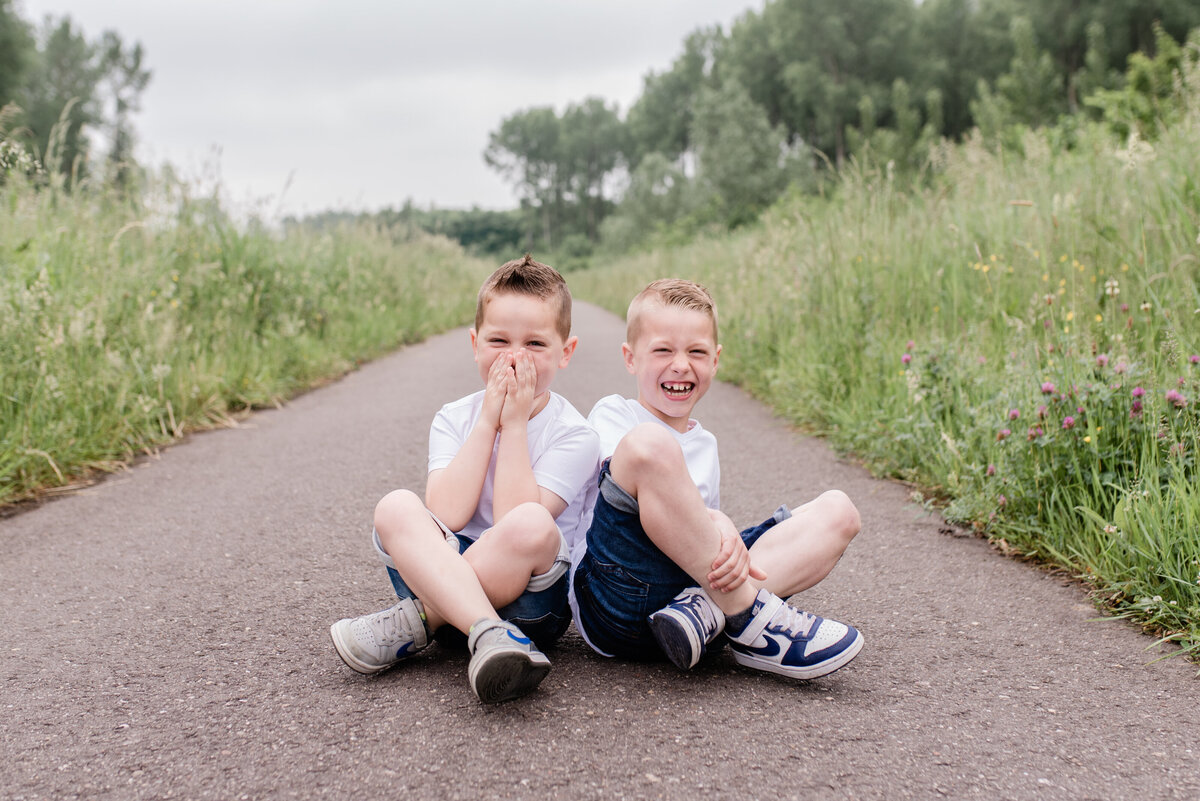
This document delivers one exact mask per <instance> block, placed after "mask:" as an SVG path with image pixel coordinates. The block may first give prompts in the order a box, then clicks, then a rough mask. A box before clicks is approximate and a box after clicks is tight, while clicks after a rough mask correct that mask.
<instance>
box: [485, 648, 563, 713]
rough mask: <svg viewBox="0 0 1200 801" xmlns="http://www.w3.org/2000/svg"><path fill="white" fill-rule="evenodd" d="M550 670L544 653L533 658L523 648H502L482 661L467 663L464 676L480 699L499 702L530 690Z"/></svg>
mask: <svg viewBox="0 0 1200 801" xmlns="http://www.w3.org/2000/svg"><path fill="white" fill-rule="evenodd" d="M539 656H541V655H540V654H539ZM549 672H550V661H549V660H548V659H546V657H545V656H542V658H541V659H534V658H532V657H531V656H530V654H529V653H528V652H525V651H502V652H499V653H495V654H494V655H492V656H490V657H488V659H487V661H486V662H483V663H482V664H478V665H476V664H472V665H470V666H469V667H468V669H467V678H468V679H470V681H471V689H472V690H474V691H475V695H476V697H478V698H479V700H480V701H482V702H483V703H485V704H498V703H500V702H501V701H511V700H513V699H514V698H520V697H521V696H522V695H525V694H527V693H529V692H532V691H533V690H534V689H536V688H537V686H538V685H539V684H541V683H542V679H544V678H546V675H547V674H548V673H549Z"/></svg>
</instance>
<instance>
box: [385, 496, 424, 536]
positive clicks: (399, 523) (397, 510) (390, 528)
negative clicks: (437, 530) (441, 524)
mask: <svg viewBox="0 0 1200 801" xmlns="http://www.w3.org/2000/svg"><path fill="white" fill-rule="evenodd" d="M416 515H421V516H423V517H427V516H428V515H429V512H428V511H427V510H426V509H425V503H424V501H422V500H421V498H420V497H419V496H418V495H417V494H416V493H415V492H412V491H411V490H393V491H392V492H389V493H388V494H387V495H384V496H383V498H382V499H381V500H380V501H379V503H377V504H376V505H375V519H374V523H375V530H376V531H378V532H379V533H380V535H381V536H382V535H383V534H384V532H387V533H396V532H400V531H402V530H403V529H404V521H406V520H412V519H414V516H416Z"/></svg>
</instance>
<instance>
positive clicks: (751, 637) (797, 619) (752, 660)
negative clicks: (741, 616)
mask: <svg viewBox="0 0 1200 801" xmlns="http://www.w3.org/2000/svg"><path fill="white" fill-rule="evenodd" d="M751 612H752V617H751V618H750V621H749V622H748V623H747V624H746V627H745V628H744V629H743V630H742V631H741V632H738V633H737V634H734V633H733V632H730V631H729V630H726V631H725V636H726V637H728V638H729V648H730V650H731V651H733V658H734V659H736V660H737V662H738V664H740V665H745V666H746V667H752V668H755V669H757V670H765V671H768V672H770V673H778V674H780V675H783V676H790V677H791V678H793V679H815V678H817V677H818V676H824V675H826V674H828V673H832V672H833V671H835V670H837V669H838V668H840V667H842V666H843V665H845V664H847V663H848V662H849V661H850V660H851V659H853V658H854V657H856V656H858V652H859V651H861V650H862V646H863V638H862V635H861V634H859V633H858V630H857V629H855V628H854V627H853V626H847V625H846V624H845V623H838V622H837V621H836V620H826V619H825V618H822V617H817V616H816V615H810V614H809V613H808V612H801V611H800V610H799V609H795V608H793V607H791V606H788V605H787V604H786V603H784V601H783V599H782V598H780V597H779V596H777V595H773V594H772V593H769V592H767V591H766V590H759V591H758V597H757V598H755V600H754V606H752V607H751Z"/></svg>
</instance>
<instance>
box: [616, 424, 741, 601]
mask: <svg viewBox="0 0 1200 801" xmlns="http://www.w3.org/2000/svg"><path fill="white" fill-rule="evenodd" d="M609 470H610V471H611V472H612V477H613V480H614V481H616V482H617V484H619V485H620V486H621V488H622V489H624V490H625V491H626V492H628V493H629V494H630V495H632V496H633V497H634V498H636V499H637V502H638V508H639V510H640V512H639V514H640V517H641V522H642V528H643V529H644V530H645V531H646V535H647V536H648V537H649V538H650V540H651V541H652V542H653V543H654V544H655V545H656V546H658V549H659V550H660V551H662V552H663V553H664V554H666V555H667V558H669V559H670V560H671V561H672V562H674V563H675V564H676V565H678V566H679V567H680V568H681V569H682V570H683V571H684V572H686V573H687V574H688V575H689V576H691V577H692V578H693V579H695V581H696V584H697V585H699V586H701V587H704V586H707V584H708V573H709V571H710V570H712V562H713V560H714V559H715V558H716V556H717V553H718V551H719V550H720V547H721V538H720V534H719V533H718V532H717V529H716V526H715V525H714V524H713V521H712V519H711V518H710V517H709V516H708V511H707V510H706V509H705V507H704V501H703V499H701V497H700V492H699V491H698V490H697V489H696V485H695V483H694V482H693V481H692V478H691V476H690V475H688V471H687V465H686V464H685V463H684V461H683V452H682V451H681V450H680V448H679V443H677V442H676V441H675V439H674V437H672V436H671V434H670V432H668V431H665V430H663V429H662V427H660V426H658V425H657V424H654V423H643V424H642V425H639V426H637V427H636V428H634V429H632V430H631V431H630V432H629V433H628V434H626V435H625V437H624V438H623V439H622V440H621V442H620V443H618V445H617V447H616V450H615V451H614V452H613V457H612V462H611V463H610V465H609ZM757 592H758V587H756V586H754V585H753V584H751V583H750V582H749V581H747V582H744V583H742V584H741V585H740V586H738V587H737V588H735V589H734V590H732V591H730V592H714V593H711V596H710V597H712V600H713V602H714V603H716V605H717V606H719V607H720V608H721V611H722V612H725V613H726V614H734V613H737V612H741V611H743V610H745V609H748V608H750V606H751V604H753V603H754V598H755V595H756V593H757Z"/></svg>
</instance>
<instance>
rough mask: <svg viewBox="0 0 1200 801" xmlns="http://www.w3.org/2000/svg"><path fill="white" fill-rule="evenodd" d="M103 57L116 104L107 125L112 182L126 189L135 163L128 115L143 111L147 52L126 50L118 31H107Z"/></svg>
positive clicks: (102, 65)
mask: <svg viewBox="0 0 1200 801" xmlns="http://www.w3.org/2000/svg"><path fill="white" fill-rule="evenodd" d="M100 53H101V57H100V69H101V72H102V74H103V75H104V82H105V84H106V85H107V86H108V90H109V94H110V95H111V96H112V101H113V112H112V118H111V120H110V121H109V123H108V124H109V127H110V131H111V133H110V135H111V145H110V148H109V152H108V161H109V164H110V165H111V168H112V174H113V180H114V181H115V182H116V184H117V185H118V186H124V185H125V184H126V182H127V180H128V176H129V167H130V164H131V162H132V161H133V125H132V123H131V122H130V120H129V115H130V113H132V112H135V111H140V110H141V96H142V92H143V91H145V89H146V85H147V84H149V83H150V70H148V69H146V68H145V67H144V66H143V60H144V58H145V52H144V51H143V50H142V45H141V43H140V42H139V43H135V44H134V45H133V47H131V48H127V47H126V46H125V44H124V43H123V42H122V41H121V37H120V36H118V35H117V33H116V32H115V31H105V32H104V34H103V35H102V36H101V38H100Z"/></svg>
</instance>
